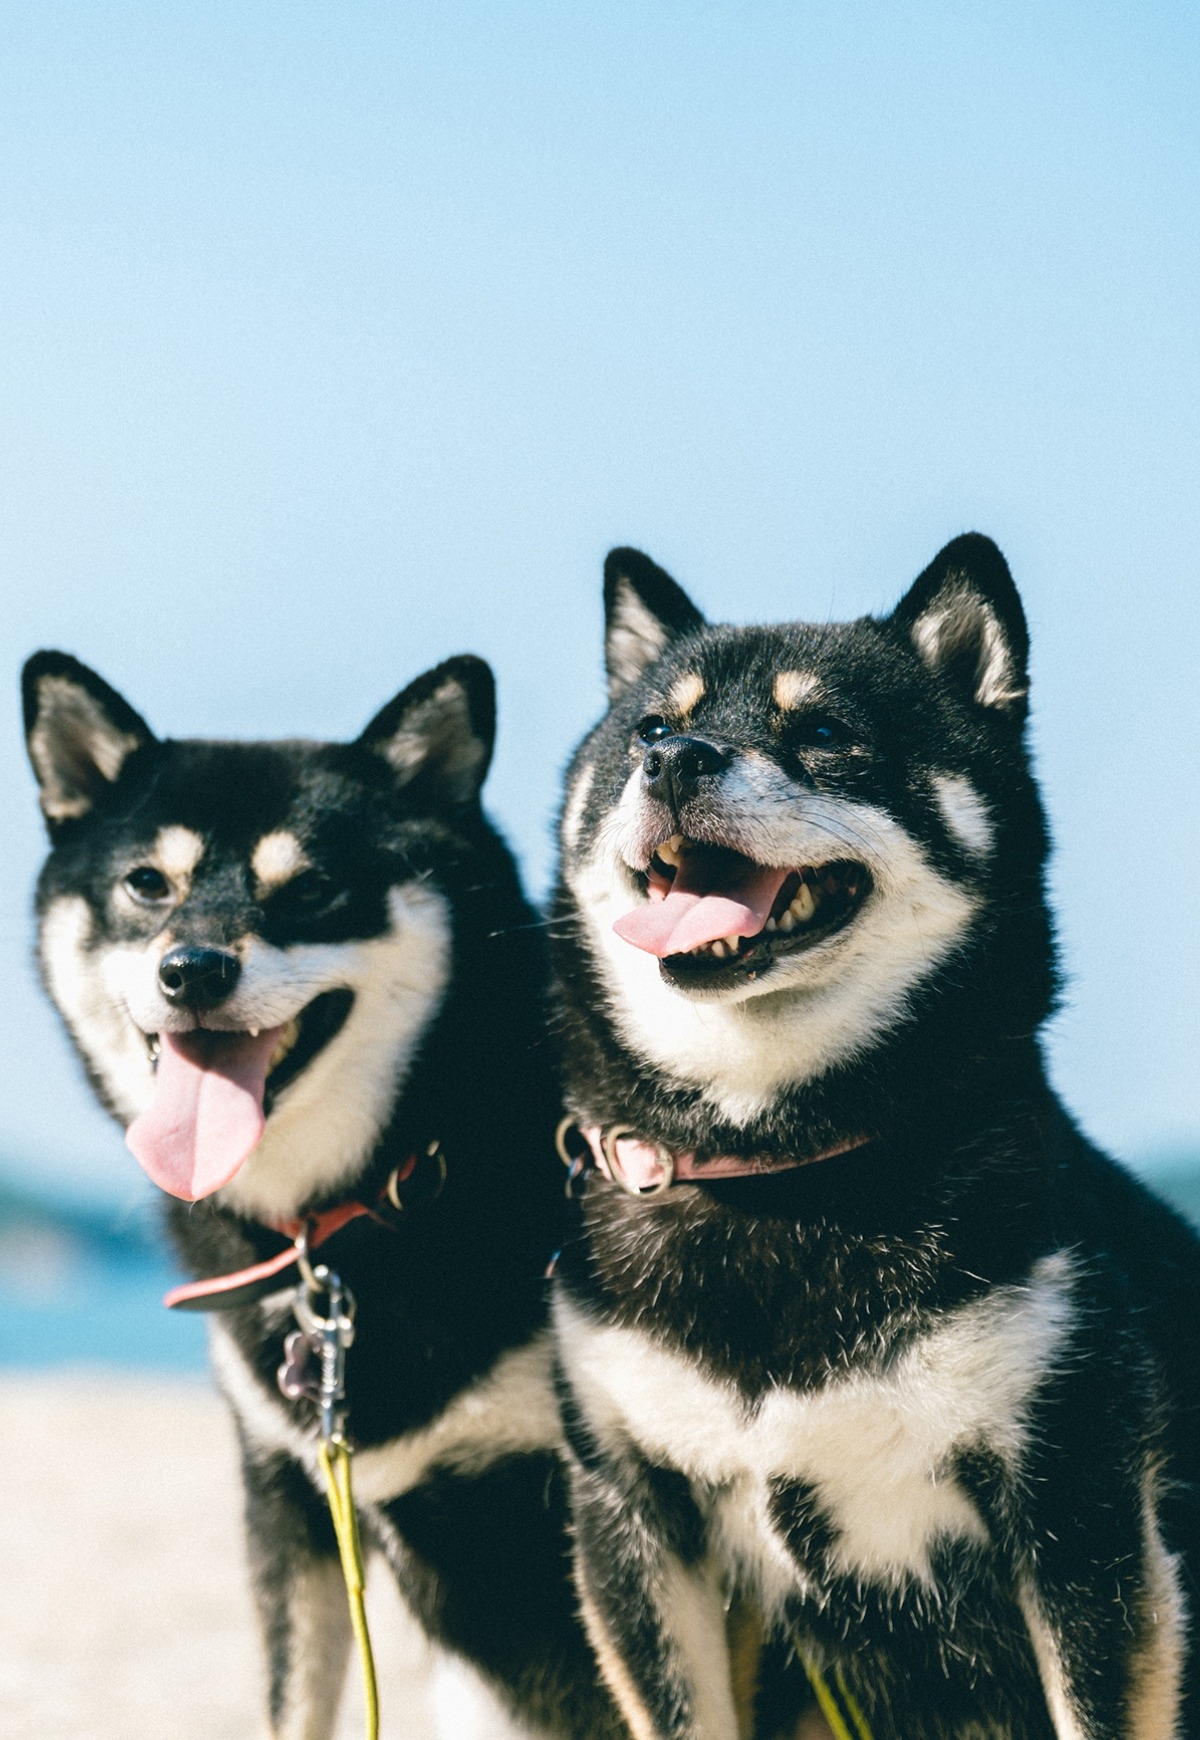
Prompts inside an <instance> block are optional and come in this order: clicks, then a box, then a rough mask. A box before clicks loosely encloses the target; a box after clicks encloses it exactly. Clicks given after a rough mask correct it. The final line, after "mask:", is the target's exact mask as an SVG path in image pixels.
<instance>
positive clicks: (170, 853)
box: [153, 824, 204, 883]
mask: <svg viewBox="0 0 1200 1740" xmlns="http://www.w3.org/2000/svg"><path fill="white" fill-rule="evenodd" d="M203 856H204V836H203V834H198V833H197V832H196V830H195V829H194V828H184V827H180V826H179V825H178V824H176V825H173V826H172V827H169V828H160V829H159V830H158V832H157V834H155V836H154V847H153V857H154V860H155V862H156V863H157V865H158V868H159V869H160V870H161V871H162V873H163V875H164V876H169V877H171V879H172V880H173V881H175V882H182V883H186V882H188V881H189V880H190V878H191V875H192V872H193V871H194V870H195V868H196V866H197V864H198V863H199V862H200V860H201V858H202V857H203Z"/></svg>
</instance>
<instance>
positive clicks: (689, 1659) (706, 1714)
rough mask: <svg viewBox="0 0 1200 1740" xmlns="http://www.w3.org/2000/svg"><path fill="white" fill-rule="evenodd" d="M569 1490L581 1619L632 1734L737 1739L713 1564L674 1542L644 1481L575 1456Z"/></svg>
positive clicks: (680, 1739)
mask: <svg viewBox="0 0 1200 1740" xmlns="http://www.w3.org/2000/svg"><path fill="white" fill-rule="evenodd" d="M671 1478H672V1480H681V1477H679V1476H672V1477H671ZM571 1493H572V1504H573V1511H574V1526H575V1543H576V1576H577V1579H578V1584H579V1593H580V1600H581V1604H582V1610H583V1617H584V1623H585V1625H586V1627H587V1631H588V1635H589V1636H590V1638H591V1641H592V1645H593V1647H594V1649H595V1651H596V1655H597V1659H598V1660H599V1663H600V1668H601V1671H602V1673H603V1674H604V1677H605V1679H606V1680H607V1682H608V1685H609V1688H610V1690H611V1691H612V1693H613V1696H614V1698H615V1699H616V1702H617V1704H618V1706H619V1708H620V1710H621V1714H622V1715H623V1717H624V1718H625V1721H626V1722H627V1724H628V1726H629V1729H630V1732H631V1733H632V1735H633V1736H634V1740H739V1726H738V1719H737V1714H736V1709H735V1700H734V1691H733V1684H732V1673H731V1667H730V1658H729V1648H728V1643H727V1638H726V1629H725V1609H724V1603H723V1601H722V1597H721V1589H720V1584H719V1581H718V1578H717V1576H716V1574H715V1572H714V1570H713V1568H712V1566H711V1564H710V1563H709V1562H708V1561H707V1560H706V1559H705V1557H704V1556H703V1554H702V1553H701V1552H697V1551H695V1550H691V1551H688V1552H686V1553H683V1552H681V1551H680V1550H679V1545H680V1543H678V1542H674V1541H672V1539H671V1532H670V1530H669V1528H666V1527H664V1520H665V1519H664V1517H663V1515H662V1514H661V1511H660V1507H659V1506H658V1504H657V1503H656V1502H655V1496H654V1493H653V1489H652V1486H651V1485H650V1483H649V1482H648V1481H647V1480H646V1479H645V1478H639V1479H637V1480H636V1481H634V1482H627V1481H625V1480H619V1479H617V1478H615V1477H614V1473H613V1471H611V1470H608V1469H606V1468H604V1467H603V1466H600V1467H597V1466H595V1465H593V1466H589V1467H586V1468H585V1467H583V1466H581V1465H579V1464H578V1463H576V1464H575V1465H574V1467H573V1469H572V1480H571ZM689 1544H690V1545H691V1546H692V1547H693V1549H694V1547H695V1544H696V1543H695V1542H692V1543H689Z"/></svg>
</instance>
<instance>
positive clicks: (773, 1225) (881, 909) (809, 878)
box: [554, 536, 1200, 1740]
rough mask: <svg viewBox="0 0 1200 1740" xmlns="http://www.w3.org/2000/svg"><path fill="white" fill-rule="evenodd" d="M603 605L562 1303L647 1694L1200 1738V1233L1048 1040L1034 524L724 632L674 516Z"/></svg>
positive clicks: (586, 1546) (741, 1705)
mask: <svg viewBox="0 0 1200 1740" xmlns="http://www.w3.org/2000/svg"><path fill="white" fill-rule="evenodd" d="M605 600H606V606H607V655H608V671H609V679H610V692H611V705H610V708H609V711H608V713H607V714H606V716H605V717H604V718H603V719H602V721H601V722H600V724H599V725H598V726H597V727H596V729H595V731H594V732H593V733H592V734H591V735H590V736H589V737H588V738H587V739H586V741H585V742H584V743H583V745H582V747H581V748H580V749H579V751H578V753H577V755H576V757H575V759H574V762H573V764H572V766H571V769H570V774H569V779H568V789H567V798H566V805H565V809H564V813H563V819H562V837H561V872H560V880H559V885H558V892H557V897H556V911H555V924H554V934H555V939H556V940H555V945H554V946H555V948H556V950H557V962H556V964H557V973H558V979H559V995H560V999H561V1005H562V1020H563V1025H564V1029H565V1033H566V1037H567V1044H568V1049H569V1059H568V1065H569V1092H568V1100H569V1104H570V1107H571V1109H572V1112H573V1114H574V1116H575V1118H576V1119H577V1122H578V1125H579V1131H578V1132H577V1133H576V1135H575V1136H574V1137H573V1138H572V1140H573V1142H574V1150H573V1151H574V1153H575V1156H576V1162H577V1165H587V1167H588V1181H587V1185H586V1189H585V1191H584V1198H583V1207H582V1226H581V1236H580V1237H579V1239H578V1240H568V1242H567V1244H566V1247H565V1249H564V1252H563V1256H562V1259H561V1262H560V1265H559V1294H558V1306H557V1313H558V1329H559V1346H560V1359H561V1365H562V1389H563V1402H564V1408H565V1415H566V1420H567V1425H568V1439H569V1442H570V1445H571V1450H572V1456H573V1473H572V1496H573V1504H574V1511H575V1529H576V1536H577V1543H578V1566H577V1572H578V1577H579V1582H580V1589H581V1593H582V1596H583V1599H584V1601H585V1604H586V1611H587V1615H588V1624H589V1629H590V1631H591V1634H592V1636H593V1641H594V1642H595V1644H596V1646H597V1650H598V1653H599V1655H600V1658H601V1660H602V1661H603V1663H604V1665H605V1669H606V1673H607V1676H608V1679H609V1682H610V1684H611V1686H612V1688H613V1690H614V1693H615V1694H616V1696H617V1698H618V1700H619V1702H620V1704H621V1706H622V1709H623V1711H624V1713H625V1715H626V1718H627V1720H628V1722H629V1725H630V1727H631V1729H632V1731H633V1733H634V1734H635V1735H636V1736H637V1737H638V1740H668V1737H670V1740H737V1736H738V1735H739V1734H741V1735H743V1736H744V1735H745V1734H746V1733H748V1732H750V1731H751V1730H750V1723H751V1721H752V1722H753V1732H754V1733H755V1734H756V1735H758V1736H761V1737H763V1740H766V1737H768V1736H775V1735H779V1734H784V1733H791V1732H792V1731H793V1728H794V1725H795V1723H796V1722H797V1720H807V1717H806V1716H805V1714H804V1711H805V1706H806V1702H807V1701H808V1700H809V1698H810V1693H809V1691H808V1679H809V1672H811V1675H812V1677H813V1681H814V1683H815V1684H818V1685H820V1686H822V1687H824V1688H825V1689H826V1690H827V1691H828V1692H829V1694H830V1696H835V1694H836V1697H835V1702H836V1703H837V1706H838V1709H839V1710H840V1712H841V1714H842V1715H843V1716H844V1717H845V1719H846V1721H847V1722H848V1723H851V1719H852V1717H853V1718H854V1721H855V1722H857V1720H858V1718H861V1721H862V1724H863V1727H862V1728H860V1731H864V1729H866V1730H869V1731H870V1732H872V1733H873V1734H874V1736H875V1740H891V1737H895V1740H901V1737H903V1740H968V1737H970V1740H985V1737H986V1740H1049V1737H1050V1736H1054V1737H1055V1740H1118V1737H1120V1740H1173V1737H1179V1736H1184V1735H1200V1703H1198V1688H1197V1672H1196V1666H1195V1662H1196V1653H1197V1640H1196V1638H1195V1628H1196V1625H1197V1623H1198V1622H1200V1618H1198V1614H1200V1599H1198V1595H1197V1582H1196V1580H1197V1568H1198V1566H1200V1512H1198V1507H1197V1494H1198V1482H1200V1246H1198V1242H1197V1240H1196V1238H1195V1237H1194V1235H1193V1234H1192V1233H1191V1232H1190V1230H1189V1229H1188V1228H1187V1227H1185V1225H1184V1224H1183V1223H1182V1222H1181V1221H1180V1220H1178V1219H1177V1218H1176V1217H1175V1216H1174V1215H1173V1214H1172V1213H1170V1212H1169V1211H1168V1210H1166V1209H1165V1208H1163V1207H1162V1206H1161V1205H1160V1204H1159V1203H1157V1202H1156V1201H1155V1200H1154V1199H1152V1198H1151V1197H1150V1196H1149V1195H1148V1194H1147V1193H1146V1192H1145V1191H1144V1190H1143V1189H1142V1188H1141V1187H1140V1186H1139V1185H1138V1184H1137V1183H1136V1182H1134V1181H1133V1180H1132V1179H1131V1178H1130V1177H1128V1176H1127V1175H1126V1174H1125V1173H1123V1172H1122V1171H1121V1170H1120V1169H1119V1168H1118V1167H1117V1166H1116V1165H1115V1164H1113V1163H1112V1162H1111V1161H1110V1160H1108V1159H1106V1158H1105V1157H1104V1156H1103V1155H1101V1154H1100V1153H1098V1152H1097V1151H1096V1150H1095V1149H1094V1148H1093V1147H1092V1146H1091V1145H1090V1144H1089V1143H1088V1142H1087V1140H1086V1139H1085V1138H1084V1137H1083V1136H1082V1135H1081V1134H1080V1132H1079V1131H1078V1129H1077V1128H1076V1127H1075V1125H1074V1124H1073V1123H1072V1122H1071V1119H1070V1117H1069V1116H1068V1114H1067V1113H1066V1112H1065V1111H1064V1110H1063V1108H1062V1106H1061V1104H1060V1103H1059V1101H1058V1100H1057V1099H1056V1097H1055V1095H1054V1093H1053V1091H1052V1090H1051V1088H1050V1086H1049V1085H1048V1082H1047V1079H1046V1073H1045V1068H1044V1063H1043V1057H1042V1052H1041V1048H1040V1044H1039V1037H1038V1035H1039V1029H1040V1028H1041V1026H1042V1023H1043V1022H1044V1021H1045V1019H1046V1016H1047V1015H1048V1013H1049V1012H1050V1010H1051V1008H1052V1005H1053V1002H1054V997H1055V989H1056V970H1055V961H1054V949H1053V941H1052V931H1051V922H1050V919H1049V916H1048V913H1047V907H1046V900H1045V891H1044V867H1045V859H1046V851H1047V837H1046V828H1045V824H1044V821H1043V814H1042V808H1041V804H1040V801H1039V797H1038V792H1037V788H1036V786H1035V783H1034V779H1033V776H1032V773H1031V770H1030V764H1029V758H1028V753H1027V749H1026V745H1025V730H1024V728H1025V722H1026V715H1027V699H1026V689H1027V670H1026V661H1027V651H1028V639H1027V632H1026V625H1025V620H1024V616H1023V613H1022V609H1021V605H1020V602H1019V600H1018V597H1017V593H1016V590H1015V588H1014V586H1013V583H1012V580H1011V578H1010V576H1009V573H1008V569H1007V567H1006V565H1005V563H1004V560H1003V558H1002V557H1001V555H1000V553H999V551H998V550H997V549H996V548H995V546H994V545H993V544H992V543H990V542H989V541H988V540H987V539H984V538H981V537H978V536H968V537H963V538H959V539H957V540H955V542H953V543H952V544H950V545H949V546H947V548H946V549H944V550H943V551H942V552H941V554H940V555H939V556H938V557H937V559H936V560H935V561H934V562H933V563H932V565H931V566H930V567H929V568H928V569H927V570H926V571H925V572H924V573H923V574H922V575H921V576H920V578H919V579H918V580H917V581H916V583H915V584H914V585H913V586H912V588H911V589H910V590H909V591H908V592H907V594H906V595H905V596H904V598H903V599H902V600H901V602H900V603H899V605H898V606H897V607H896V609H895V610H894V611H893V613H892V614H891V615H890V616H887V617H884V618H881V619H871V618H867V619H863V620H860V621H855V622H848V623H834V624H825V625H809V624H804V623H797V624H793V625H787V626H783V627H771V628H728V627H710V626H708V625H707V624H706V623H705V621H704V619H703V618H702V616H701V615H700V613H699V611H698V610H697V609H696V608H695V606H694V605H693V604H692V603H691V602H690V601H689V599H688V598H687V597H686V596H685V594H684V593H683V592H682V591H681V590H680V588H679V587H678V586H677V585H676V584H675V583H674V582H673V581H672V580H671V579H670V578H669V577H668V576H667V575H666V574H665V573H663V572H662V571H661V570H660V569H659V568H657V567H656V566H655V565H654V564H653V563H652V562H651V561H649V560H648V559H647V558H646V557H645V556H643V555H640V554H638V553H637V552H636V551H631V550H618V551H616V552H614V553H613V555H612V556H611V557H610V558H609V562H608V566H607V570H606V586H605ZM571 1151H572V1150H570V1149H569V1150H568V1152H571ZM593 1162H594V1164H593ZM731 1609H732V1610H733V1612H734V1613H735V1614H742V1615H747V1614H749V1615H752V1616H754V1617H755V1623H757V1624H758V1625H759V1626H760V1627H761V1631H762V1634H763V1636H764V1638H765V1645H764V1648H763V1652H762V1655H761V1659H760V1671H759V1674H758V1684H757V1693H756V1695H754V1696H752V1695H751V1691H750V1683H751V1679H752V1676H751V1675H750V1674H748V1672H747V1670H746V1657H745V1655H744V1653H742V1652H740V1651H739V1650H737V1649H735V1650H733V1651H732V1652H731V1649H730V1646H729V1642H728V1637H729V1633H730V1632H731V1631H733V1632H735V1633H737V1635H738V1636H739V1637H740V1636H743V1635H744V1631H745V1628H744V1627H743V1626H741V1625H735V1626H730V1625H729V1624H728V1621H727V1616H728V1614H729V1612H730V1610H731ZM805 1669H807V1670H808V1671H805ZM748 1709H752V1710H753V1716H752V1717H751V1716H750V1715H748V1713H747V1711H748ZM855 1712H857V1715H855Z"/></svg>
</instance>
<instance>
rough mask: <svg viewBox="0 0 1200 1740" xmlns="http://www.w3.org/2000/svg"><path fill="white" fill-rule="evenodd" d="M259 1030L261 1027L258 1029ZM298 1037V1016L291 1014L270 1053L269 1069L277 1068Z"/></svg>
mask: <svg viewBox="0 0 1200 1740" xmlns="http://www.w3.org/2000/svg"><path fill="white" fill-rule="evenodd" d="M259 1031H260V1032H261V1029H259ZM299 1037H300V1022H299V1020H298V1018H297V1017H296V1016H295V1015H293V1016H292V1019H291V1020H290V1021H289V1022H288V1024H287V1026H286V1027H285V1028H284V1030H283V1032H282V1033H281V1034H280V1035H279V1043H278V1044H277V1045H276V1047H275V1049H274V1051H273V1052H272V1053H271V1062H270V1064H269V1065H268V1068H269V1069H277V1068H278V1067H279V1065H280V1064H281V1063H282V1062H283V1060H284V1058H285V1057H286V1056H287V1054H288V1052H289V1051H290V1050H291V1049H292V1047H293V1045H295V1043H296V1041H297V1039H299Z"/></svg>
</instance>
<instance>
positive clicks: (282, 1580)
mask: <svg viewBox="0 0 1200 1740" xmlns="http://www.w3.org/2000/svg"><path fill="white" fill-rule="evenodd" d="M242 1467H243V1475H244V1478H245V1484H246V1529H247V1534H248V1537H249V1549H250V1569H251V1578H252V1582H253V1585H254V1594H255V1599H256V1601H257V1604H258V1613H259V1623H260V1625H261V1627H262V1633H263V1641H264V1643H265V1646H266V1658H267V1681H268V1707H269V1710H270V1724H271V1734H272V1736H273V1740H330V1736H331V1735H332V1733H333V1726H334V1721H335V1718H336V1716H337V1707H338V1702H339V1699H340V1697H341V1691H342V1684H343V1681H344V1680H345V1677H346V1662H347V1657H348V1655H349V1650H350V1642H351V1636H350V1616H349V1608H348V1605H347V1601H346V1589H345V1584H344V1583H343V1581H342V1570H341V1564H340V1561H339V1559H338V1552H337V1542H336V1540H335V1539H334V1534H333V1527H332V1524H331V1522H330V1520H329V1513H328V1511H327V1509H326V1507H325V1504H324V1502H323V1500H322V1499H321V1498H320V1496H319V1495H318V1494H317V1493H316V1492H315V1491H314V1489H313V1487H312V1484H311V1482H310V1481H309V1479H308V1477H307V1475H306V1474H305V1472H304V1470H303V1469H302V1468H300V1467H299V1466H298V1465H297V1464H296V1463H295V1462H293V1461H292V1460H291V1458H290V1457H286V1456H279V1455H272V1456H265V1457H264V1456H261V1455H259V1456H256V1455H255V1454H254V1453H253V1452H252V1451H245V1452H244V1453H243V1462H242Z"/></svg>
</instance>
